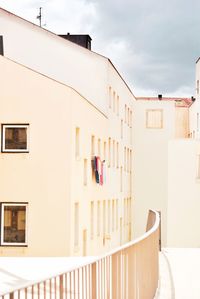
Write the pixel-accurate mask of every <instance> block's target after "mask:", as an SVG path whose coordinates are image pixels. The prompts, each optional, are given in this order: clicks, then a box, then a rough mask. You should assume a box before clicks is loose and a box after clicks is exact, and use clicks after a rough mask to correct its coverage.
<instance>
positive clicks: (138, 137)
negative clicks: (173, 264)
mask: <svg viewBox="0 0 200 299" xmlns="http://www.w3.org/2000/svg"><path fill="white" fill-rule="evenodd" d="M146 109H163V128H162V129H148V128H146ZM134 120H135V127H134V135H133V136H134V171H133V174H134V187H133V188H134V193H135V200H134V228H135V236H139V235H140V234H141V233H142V232H143V231H144V230H145V227H146V217H147V215H148V214H147V213H148V210H149V209H155V210H158V211H161V219H162V245H163V246H165V245H166V222H167V214H166V213H167V184H168V182H167V180H168V176H167V168H168V140H169V139H171V138H174V136H175V106H174V102H166V101H142V100H139V101H137V103H136V111H135V116H134Z"/></svg>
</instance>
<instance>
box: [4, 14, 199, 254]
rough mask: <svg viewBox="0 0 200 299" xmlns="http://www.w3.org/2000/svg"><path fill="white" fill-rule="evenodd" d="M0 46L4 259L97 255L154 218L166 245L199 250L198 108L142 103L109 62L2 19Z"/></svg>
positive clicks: (180, 101)
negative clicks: (150, 212)
mask: <svg viewBox="0 0 200 299" xmlns="http://www.w3.org/2000/svg"><path fill="white" fill-rule="evenodd" d="M16 32H17V34H16ZM0 36H1V38H0V43H1V44H0V51H2V52H3V53H2V54H3V55H2V56H0V79H1V86H2V87H1V89H0V101H1V109H0V122H1V132H0V134H1V153H0V169H1V172H0V175H1V182H2V187H1V189H0V205H1V238H0V242H1V243H0V254H1V255H2V256H69V255H72V256H78V255H98V254H101V253H104V252H107V251H108V250H110V249H112V248H115V247H117V246H119V245H121V244H123V243H126V242H128V241H129V240H131V239H132V238H134V237H137V236H139V235H141V234H143V233H144V231H145V224H146V220H147V213H148V210H149V209H156V210H158V211H160V213H161V239H162V246H177V247H178V246H179V247H181V246H183V247H195V246H199V243H200V242H199V238H198V233H197V231H194V229H193V228H194V226H196V227H198V226H199V225H200V223H199V222H200V221H199V217H198V211H199V208H200V205H199V200H198V199H199V198H200V185H199V177H200V167H199V165H200V146H199V141H198V139H194V137H195V138H197V137H198V120H197V119H196V116H197V115H198V113H199V112H198V107H199V106H198V105H199V104H198V102H199V101H197V100H196V101H192V100H191V99H187V98H164V97H162V96H161V95H160V96H159V97H158V98H135V96H134V95H133V93H132V91H131V90H130V88H129V87H128V85H127V84H126V82H125V81H124V80H123V78H122V77H121V76H120V74H119V72H118V71H117V70H116V68H115V67H114V65H113V64H112V62H111V61H110V60H109V59H108V58H106V57H104V56H102V55H99V54H97V53H94V52H92V51H90V50H88V49H85V48H83V47H81V46H78V45H76V44H74V43H72V42H70V41H68V40H65V39H63V38H61V37H59V36H57V35H56V34H54V33H52V32H49V31H47V30H45V29H43V28H40V27H38V26H36V25H34V24H32V23H30V22H28V21H26V20H24V19H22V18H19V17H18V16H15V15H13V14H11V13H9V12H7V11H5V10H3V9H0ZM197 70H198V63H197ZM198 73H199V72H198V71H197V74H198ZM199 76H200V75H199ZM197 80H198V79H197ZM197 99H198V92H197ZM195 115H196V116H195ZM194 119H196V120H197V121H196V122H195V120H194ZM195 126H196V127H195ZM193 131H194V132H193ZM191 137H193V139H192V138H191ZM95 162H96V163H95ZM97 168H98V169H97ZM186 218H187V219H186ZM192 229H193V233H192V234H191V230H192Z"/></svg>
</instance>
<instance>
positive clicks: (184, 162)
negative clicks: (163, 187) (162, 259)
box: [167, 139, 200, 247]
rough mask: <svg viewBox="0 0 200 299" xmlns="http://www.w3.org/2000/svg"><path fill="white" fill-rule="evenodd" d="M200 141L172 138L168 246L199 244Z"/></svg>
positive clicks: (169, 161)
mask: <svg viewBox="0 0 200 299" xmlns="http://www.w3.org/2000/svg"><path fill="white" fill-rule="evenodd" d="M198 155H200V143H199V141H195V140H189V139H188V140H186V139H185V140H171V141H170V142H169V156H168V157H169V160H168V208H167V218H168V221H167V246H168V247H199V246H200V235H199V227H200V217H199V211H200V202H199V199H200V180H199V179H197V169H198V167H199V160H198Z"/></svg>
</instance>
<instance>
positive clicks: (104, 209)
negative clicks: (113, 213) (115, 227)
mask: <svg viewBox="0 0 200 299" xmlns="http://www.w3.org/2000/svg"><path fill="white" fill-rule="evenodd" d="M105 234H106V200H104V201H103V235H104V236H105Z"/></svg>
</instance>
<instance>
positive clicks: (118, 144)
mask: <svg viewBox="0 0 200 299" xmlns="http://www.w3.org/2000/svg"><path fill="white" fill-rule="evenodd" d="M117 168H119V142H117Z"/></svg>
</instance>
